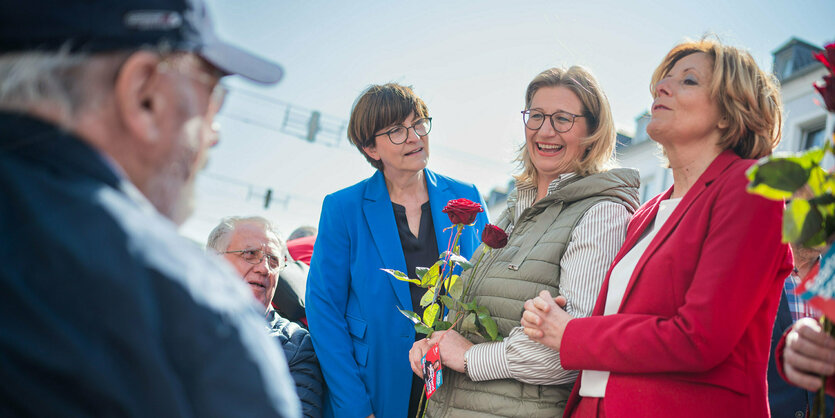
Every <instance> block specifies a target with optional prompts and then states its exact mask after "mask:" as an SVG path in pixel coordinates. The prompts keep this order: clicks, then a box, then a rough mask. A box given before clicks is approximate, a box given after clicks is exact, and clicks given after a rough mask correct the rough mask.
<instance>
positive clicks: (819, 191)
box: [747, 43, 835, 417]
mask: <svg viewBox="0 0 835 418" xmlns="http://www.w3.org/2000/svg"><path fill="white" fill-rule="evenodd" d="M815 59H817V60H818V61H820V62H821V63H823V65H824V66H826V68H827V69H828V70H829V74H826V75H824V77H823V81H824V84H823V85H818V84H815V85H814V87H815V89H816V90H817V91H818V93H820V94H821V96H822V98H823V101H824V105H825V107H826V109H827V110H828V111H829V112H835V43H833V44H829V45H827V46H826V47H825V50H824V52H822V53H818V54H815ZM833 139H835V137H833ZM827 154H835V152H834V151H833V141H832V140H827V141H826V142H825V143H824V146H823V148H813V149H811V150H808V151H805V152H801V153H797V154H789V155H786V154H784V155H773V156H770V157H766V158H763V159H762V160H760V161H758V162H757V164H755V165H754V166H752V167H751V168H750V169H749V170H748V173H747V174H748V178H749V180H750V183H749V185H748V190H749V192H751V193H755V194H759V195H761V196H764V197H766V198H768V199H772V200H783V199H786V200H790V202H789V203H788V205H787V206H786V209H785V212H784V214H783V241H784V242H792V243H794V244H799V245H802V246H804V247H810V248H811V247H823V248H824V249H825V248H826V247H830V248H829V250H828V251H826V250H824V252H826V255H825V256H824V257H823V260H822V261H821V262H820V264H819V266H820V273H817V275H816V272H815V271H814V270H813V271H811V272H810V273H809V274H807V277H805V278H803V280H802V282H801V284H800V285H799V286H798V288H797V290H796V292H797V293H799V294H800V296H801V298H803V299H804V300H806V301H807V302H808V303H809V304H810V305H812V306H813V307H815V308H816V309H818V310H820V311H822V312H823V316H821V318H820V325H819V326H818V327H814V325H816V324H809V319H808V318H804V319H801V320H799V321H798V322H797V323H796V324H795V325H794V326H793V328H792V331H791V332H790V333H789V334H788V336H787V338H786V348H785V350H784V352H783V356H784V360H785V362H784V364H785V368H784V371H785V372H786V377H787V378H788V379H789V380H791V381H792V382H793V383H795V384H798V385H801V386H804V387H806V388H809V389H811V388H813V387H815V388H816V387H819V388H820V389H818V391H817V393H816V395H815V400H814V403H813V405H812V416H814V417H823V416H824V410H825V408H824V403H825V394H826V391H825V389H826V379H827V378H826V376H827V375H830V374H832V372H831V371H832V367H831V366H832V364H831V363H832V361H831V359H830V358H829V357H828V354H824V353H825V352H824V351H822V350H820V349H818V350H813V351H811V352H806V353H803V352H802V351H803V350H807V349H808V347H810V346H812V345H814V344H813V343H815V342H818V343H820V344H821V346H823V344H824V343H825V342H827V341H828V342H829V344H832V341H835V340H832V338H831V337H830V336H832V335H835V327H833V324H832V322H831V321H830V319H829V318H833V317H835V253H833V248H832V247H831V245H832V243H833V241H835V174H833V173H832V172H831V171H827V170H826V169H824V168H823V167H821V163H822V161H823V160H824V157H826V155H827ZM812 321H813V320H812ZM810 325H812V326H810ZM813 328H816V329H815V330H813ZM799 340H804V342H801V343H798V341H799ZM815 358H818V359H827V360H826V361H823V360H821V361H818V362H817V363H818V364H810V360H811V361H815V360H814V359H815ZM801 369H803V370H805V371H806V372H802V371H801ZM815 374H819V375H820V377H815V376H814V375H815ZM814 379H818V385H815V384H812V383H810V382H809V380H814Z"/></svg>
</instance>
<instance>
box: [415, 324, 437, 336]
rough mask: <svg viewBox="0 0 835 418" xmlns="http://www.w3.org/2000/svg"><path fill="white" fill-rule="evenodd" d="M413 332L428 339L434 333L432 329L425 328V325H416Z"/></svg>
mask: <svg viewBox="0 0 835 418" xmlns="http://www.w3.org/2000/svg"><path fill="white" fill-rule="evenodd" d="M415 332H417V333H418V334H424V335H426V336H427V337H428V336H430V335H432V332H434V330H433V329H432V328H429V327H427V326H426V325H423V324H420V323H418V324H415Z"/></svg>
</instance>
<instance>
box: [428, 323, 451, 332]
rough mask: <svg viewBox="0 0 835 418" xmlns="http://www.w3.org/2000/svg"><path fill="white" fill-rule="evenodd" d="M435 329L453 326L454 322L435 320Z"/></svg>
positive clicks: (439, 329) (441, 329)
mask: <svg viewBox="0 0 835 418" xmlns="http://www.w3.org/2000/svg"><path fill="white" fill-rule="evenodd" d="M433 328H435V331H444V330H448V329H450V328H452V322H449V321H437V322H435V326H434V327H433Z"/></svg>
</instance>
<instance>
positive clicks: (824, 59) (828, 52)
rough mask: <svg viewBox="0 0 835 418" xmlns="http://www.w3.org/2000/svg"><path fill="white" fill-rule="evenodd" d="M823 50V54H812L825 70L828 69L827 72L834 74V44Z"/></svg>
mask: <svg viewBox="0 0 835 418" xmlns="http://www.w3.org/2000/svg"><path fill="white" fill-rule="evenodd" d="M824 48H825V50H824V51H823V52H818V53H817V54H814V57H815V59H816V60H818V61H820V62H821V63H823V65H825V66H826V68H829V72H831V73H835V43H831V44H829V45H827V46H825V47H824Z"/></svg>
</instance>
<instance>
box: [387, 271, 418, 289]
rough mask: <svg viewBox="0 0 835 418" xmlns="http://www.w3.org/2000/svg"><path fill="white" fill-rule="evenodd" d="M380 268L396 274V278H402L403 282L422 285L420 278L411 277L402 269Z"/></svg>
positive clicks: (393, 274)
mask: <svg viewBox="0 0 835 418" xmlns="http://www.w3.org/2000/svg"><path fill="white" fill-rule="evenodd" d="M380 270H383V271H384V272H386V273H388V274H391V275H392V276H394V278H395V279H397V280H400V281H401V282H409V283H414V284H416V285H418V286H420V280H415V279H410V278H409V276H407V275H406V274H404V273H403V272H402V271H398V270H393V269H380Z"/></svg>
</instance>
